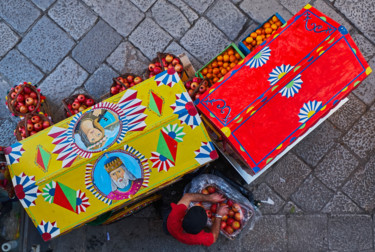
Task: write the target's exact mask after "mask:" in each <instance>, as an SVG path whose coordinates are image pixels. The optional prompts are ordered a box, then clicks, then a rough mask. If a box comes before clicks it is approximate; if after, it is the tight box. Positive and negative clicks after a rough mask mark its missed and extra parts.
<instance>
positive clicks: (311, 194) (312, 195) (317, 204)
mask: <svg viewBox="0 0 375 252" xmlns="http://www.w3.org/2000/svg"><path fill="white" fill-rule="evenodd" d="M332 196H333V193H332V192H331V191H330V190H329V189H328V188H327V187H326V186H325V185H324V184H323V183H322V182H320V181H319V180H318V179H316V178H315V177H314V176H312V175H310V176H309V177H308V178H307V179H306V180H305V182H304V183H303V184H302V185H301V186H300V187H299V188H298V190H297V191H296V192H295V193H294V194H293V195H292V196H291V199H292V200H293V202H294V203H296V204H297V206H299V207H300V208H301V209H302V210H303V211H304V212H309V213H312V212H318V211H320V210H321V209H322V208H323V206H325V205H326V204H327V202H328V200H330V199H331V197H332Z"/></svg>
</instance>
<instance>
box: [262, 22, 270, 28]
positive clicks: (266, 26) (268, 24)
mask: <svg viewBox="0 0 375 252" xmlns="http://www.w3.org/2000/svg"><path fill="white" fill-rule="evenodd" d="M263 27H264V28H269V27H271V24H270V23H265V24H264V25H263Z"/></svg>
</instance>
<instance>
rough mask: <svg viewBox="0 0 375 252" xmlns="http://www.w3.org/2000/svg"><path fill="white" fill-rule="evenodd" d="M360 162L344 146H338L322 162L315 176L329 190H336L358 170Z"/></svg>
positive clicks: (315, 171)
mask: <svg viewBox="0 0 375 252" xmlns="http://www.w3.org/2000/svg"><path fill="white" fill-rule="evenodd" d="M358 164H359V162H358V160H357V159H356V157H354V156H353V155H352V154H351V153H350V152H349V151H348V150H347V149H346V148H345V147H344V146H342V145H337V146H336V147H335V148H334V149H332V150H331V151H330V152H329V153H328V154H327V155H326V156H325V157H324V159H323V160H322V162H320V164H319V165H318V166H317V167H316V169H315V170H314V174H315V176H316V177H317V178H319V179H320V181H322V182H323V183H324V184H325V185H326V186H327V187H328V188H330V189H332V190H335V189H337V188H338V187H340V186H341V184H342V183H343V182H344V180H345V179H346V178H348V177H349V175H350V174H351V173H352V172H353V171H354V169H355V168H357V166H358Z"/></svg>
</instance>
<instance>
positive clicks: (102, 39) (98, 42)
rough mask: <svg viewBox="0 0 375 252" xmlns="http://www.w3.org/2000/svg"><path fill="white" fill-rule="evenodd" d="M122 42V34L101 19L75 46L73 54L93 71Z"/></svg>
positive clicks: (80, 62)
mask: <svg viewBox="0 0 375 252" xmlns="http://www.w3.org/2000/svg"><path fill="white" fill-rule="evenodd" d="M120 42H121V36H120V35H119V34H118V33H117V32H116V31H115V30H114V29H112V28H111V27H110V26H109V25H108V24H106V23H105V22H103V21H102V20H100V21H99V22H98V23H97V24H96V25H95V26H94V27H93V28H92V29H91V30H90V31H89V32H88V33H87V34H86V35H85V37H84V38H83V39H82V40H81V41H80V43H79V44H78V45H77V46H76V47H75V48H74V50H73V52H72V55H73V58H74V59H75V60H76V61H77V62H78V63H79V64H80V65H81V66H82V67H83V68H85V69H86V70H87V71H88V72H89V73H93V72H94V71H95V70H96V69H97V68H98V67H99V65H100V64H101V63H102V62H103V61H104V60H105V59H106V58H107V57H108V56H109V55H110V54H111V53H112V52H113V50H115V48H116V47H117V46H118V45H119V44H120Z"/></svg>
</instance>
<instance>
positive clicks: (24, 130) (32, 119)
mask: <svg viewBox="0 0 375 252" xmlns="http://www.w3.org/2000/svg"><path fill="white" fill-rule="evenodd" d="M51 125H52V121H51V119H50V118H49V116H48V115H44V114H38V113H33V114H28V115H26V117H25V118H23V119H22V120H21V121H19V122H18V124H17V128H16V130H15V131H14V134H15V136H16V138H17V140H18V141H21V140H23V139H25V138H27V137H29V136H32V135H34V134H36V133H38V132H39V131H42V130H44V129H46V128H48V127H49V126H51Z"/></svg>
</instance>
